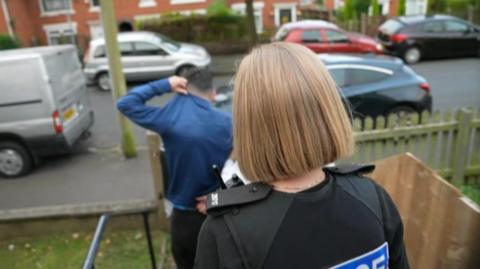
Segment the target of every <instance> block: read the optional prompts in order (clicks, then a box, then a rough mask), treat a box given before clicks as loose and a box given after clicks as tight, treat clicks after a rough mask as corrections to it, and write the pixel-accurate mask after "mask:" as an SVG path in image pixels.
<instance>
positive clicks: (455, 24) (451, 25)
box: [445, 21, 470, 33]
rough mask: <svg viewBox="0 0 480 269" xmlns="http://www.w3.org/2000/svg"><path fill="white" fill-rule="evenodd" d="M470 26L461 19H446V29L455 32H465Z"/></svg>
mask: <svg viewBox="0 0 480 269" xmlns="http://www.w3.org/2000/svg"><path fill="white" fill-rule="evenodd" d="M469 28H470V27H469V26H468V25H467V24H465V23H463V22H459V21H446V22H445V31H447V32H455V33H465V32H467V31H468V29H469Z"/></svg>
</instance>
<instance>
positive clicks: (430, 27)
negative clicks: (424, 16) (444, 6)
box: [421, 21, 444, 33]
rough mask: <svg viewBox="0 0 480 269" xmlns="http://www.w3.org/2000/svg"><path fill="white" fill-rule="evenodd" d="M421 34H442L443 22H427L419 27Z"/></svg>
mask: <svg viewBox="0 0 480 269" xmlns="http://www.w3.org/2000/svg"><path fill="white" fill-rule="evenodd" d="M421 29H422V30H423V32H426V33H441V32H443V31H444V30H443V22H441V21H428V22H425V23H423V25H422V26H421Z"/></svg>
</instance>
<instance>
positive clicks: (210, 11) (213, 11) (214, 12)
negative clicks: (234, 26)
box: [207, 0, 233, 16]
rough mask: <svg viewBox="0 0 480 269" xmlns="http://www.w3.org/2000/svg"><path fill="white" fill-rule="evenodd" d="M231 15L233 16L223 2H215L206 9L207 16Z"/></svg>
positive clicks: (221, 0)
mask: <svg viewBox="0 0 480 269" xmlns="http://www.w3.org/2000/svg"><path fill="white" fill-rule="evenodd" d="M231 14H233V12H232V10H231V9H230V8H228V6H227V5H226V4H225V1H224V0H215V1H214V2H213V3H212V4H211V5H209V6H208V8H207V16H228V15H231Z"/></svg>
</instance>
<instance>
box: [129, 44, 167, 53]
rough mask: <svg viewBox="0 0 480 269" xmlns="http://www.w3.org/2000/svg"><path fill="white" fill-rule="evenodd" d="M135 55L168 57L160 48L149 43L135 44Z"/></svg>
mask: <svg viewBox="0 0 480 269" xmlns="http://www.w3.org/2000/svg"><path fill="white" fill-rule="evenodd" d="M135 55H139V56H146V55H167V53H166V52H165V51H164V50H163V49H162V48H160V47H158V46H156V45H154V44H151V43H148V42H135Z"/></svg>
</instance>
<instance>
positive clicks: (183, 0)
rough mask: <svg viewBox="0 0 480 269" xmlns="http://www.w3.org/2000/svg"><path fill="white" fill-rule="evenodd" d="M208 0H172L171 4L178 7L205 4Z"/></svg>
mask: <svg viewBox="0 0 480 269" xmlns="http://www.w3.org/2000/svg"><path fill="white" fill-rule="evenodd" d="M206 1H207V0H170V4H172V5H177V4H195V3H203V2H206Z"/></svg>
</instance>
